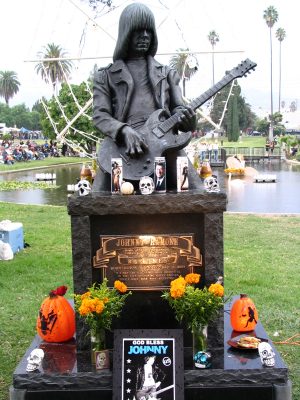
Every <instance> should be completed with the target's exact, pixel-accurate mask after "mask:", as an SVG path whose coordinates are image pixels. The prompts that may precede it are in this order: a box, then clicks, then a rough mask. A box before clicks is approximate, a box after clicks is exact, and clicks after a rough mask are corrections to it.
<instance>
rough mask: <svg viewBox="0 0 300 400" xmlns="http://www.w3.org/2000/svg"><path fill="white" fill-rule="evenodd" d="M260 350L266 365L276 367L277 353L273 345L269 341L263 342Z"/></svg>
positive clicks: (259, 347) (263, 362) (260, 344)
mask: <svg viewBox="0 0 300 400" xmlns="http://www.w3.org/2000/svg"><path fill="white" fill-rule="evenodd" d="M258 352H259V356H260V360H261V362H262V364H263V365H265V366H266V367H274V365H275V353H274V350H273V349H272V347H271V345H270V344H269V343H267V342H261V343H259V345H258Z"/></svg>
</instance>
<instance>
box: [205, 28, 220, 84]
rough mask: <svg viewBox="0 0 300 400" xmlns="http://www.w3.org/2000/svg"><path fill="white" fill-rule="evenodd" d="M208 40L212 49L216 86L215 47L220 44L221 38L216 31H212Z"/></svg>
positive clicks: (213, 82)
mask: <svg viewBox="0 0 300 400" xmlns="http://www.w3.org/2000/svg"><path fill="white" fill-rule="evenodd" d="M207 38H208V40H209V43H210V44H211V47H212V54H211V57H212V59H211V61H212V76H213V80H212V84H213V85H214V84H215V46H216V44H217V43H218V42H219V40H220V38H219V35H218V34H217V32H216V31H210V32H209V34H208V36H207Z"/></svg>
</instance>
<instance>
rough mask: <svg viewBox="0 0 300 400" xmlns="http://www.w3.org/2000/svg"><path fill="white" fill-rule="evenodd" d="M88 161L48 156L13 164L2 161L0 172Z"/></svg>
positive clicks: (78, 158) (77, 158)
mask: <svg viewBox="0 0 300 400" xmlns="http://www.w3.org/2000/svg"><path fill="white" fill-rule="evenodd" d="M85 161H86V158H80V157H47V158H45V159H44V160H32V161H20V162H15V163H14V164H13V165H7V164H2V163H0V173H1V172H9V171H20V170H22V169H35V168H37V169H38V168H43V167H51V166H52V165H60V164H80V163H83V162H85Z"/></svg>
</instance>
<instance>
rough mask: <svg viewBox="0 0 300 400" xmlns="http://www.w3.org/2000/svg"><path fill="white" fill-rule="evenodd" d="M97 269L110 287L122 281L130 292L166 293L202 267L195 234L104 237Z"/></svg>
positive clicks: (98, 254)
mask: <svg viewBox="0 0 300 400" xmlns="http://www.w3.org/2000/svg"><path fill="white" fill-rule="evenodd" d="M93 266H94V267H95V268H101V269H102V272H103V278H104V277H106V278H107V279H108V282H109V284H110V285H112V284H113V282H114V281H115V280H121V281H123V282H124V283H126V285H127V286H128V288H129V289H130V290H162V289H167V288H168V287H169V286H170V281H171V280H173V279H176V278H177V277H178V276H179V275H182V276H184V275H186V274H188V273H190V272H194V269H195V268H196V267H201V266H202V257H201V253H200V250H199V249H198V248H197V247H195V246H194V236H193V234H180V235H130V236H127V235H126V236H117V235H116V236H106V235H103V236H100V248H99V250H97V251H96V255H95V256H94V260H93Z"/></svg>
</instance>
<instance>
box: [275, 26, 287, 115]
mask: <svg viewBox="0 0 300 400" xmlns="http://www.w3.org/2000/svg"><path fill="white" fill-rule="evenodd" d="M285 36H286V33H285V30H284V29H283V28H278V29H277V31H276V37H277V39H278V40H279V98H278V111H279V112H280V107H281V42H282V41H283V40H284V39H285Z"/></svg>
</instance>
